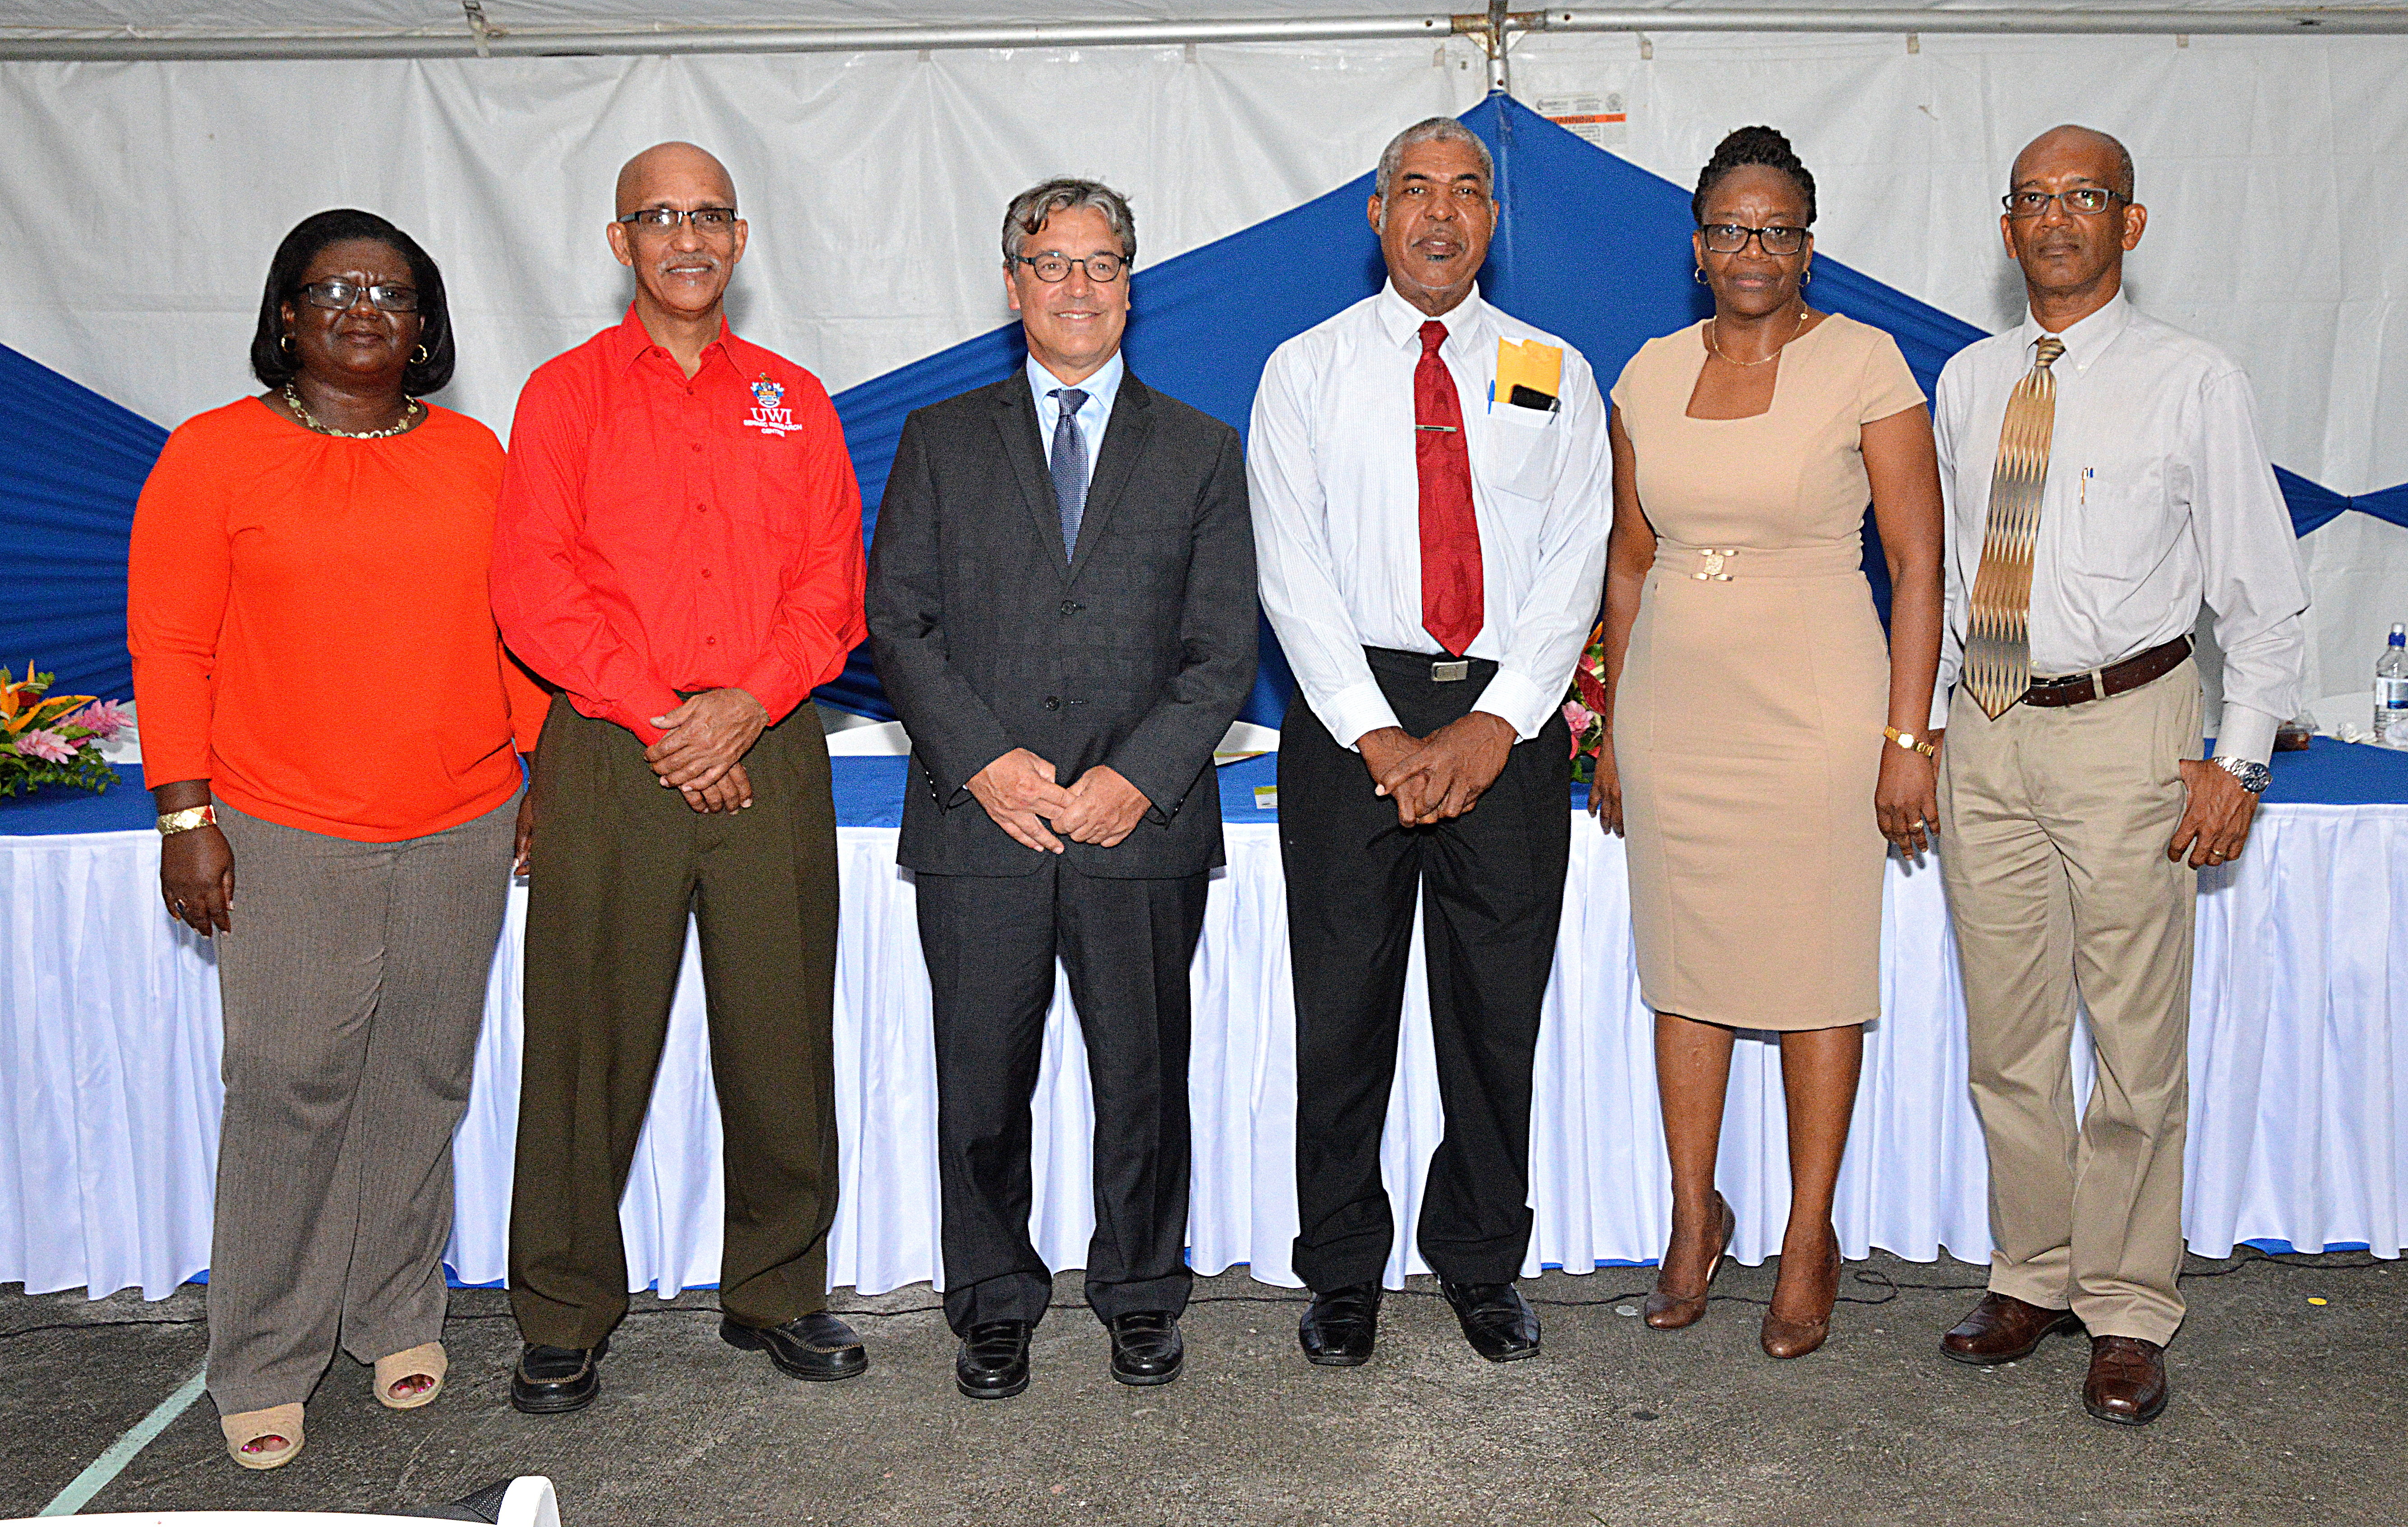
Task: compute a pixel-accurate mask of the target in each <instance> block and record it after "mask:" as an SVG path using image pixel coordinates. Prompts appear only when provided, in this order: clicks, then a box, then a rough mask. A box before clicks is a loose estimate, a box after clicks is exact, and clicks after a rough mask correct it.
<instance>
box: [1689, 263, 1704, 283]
mask: <svg viewBox="0 0 2408 1527" xmlns="http://www.w3.org/2000/svg"><path fill="white" fill-rule="evenodd" d="M1689 276H1690V278H1692V279H1694V280H1695V281H1696V282H1697V283H1698V284H1699V286H1703V285H1705V284H1706V267H1705V266H1703V265H1699V266H1697V267H1695V268H1694V269H1692V270H1691V271H1690V272H1689Z"/></svg>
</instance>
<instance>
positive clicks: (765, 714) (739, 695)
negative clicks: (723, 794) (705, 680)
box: [644, 689, 769, 791]
mask: <svg viewBox="0 0 2408 1527" xmlns="http://www.w3.org/2000/svg"><path fill="white" fill-rule="evenodd" d="M652 724H653V725H654V726H657V727H659V728H661V729H662V730H663V731H665V732H667V734H668V735H667V736H665V737H663V738H662V739H661V740H660V741H658V742H656V743H653V744H652V746H651V747H649V748H647V749H644V762H646V763H647V764H651V765H652V772H653V773H654V774H656V775H659V776H660V777H661V783H662V784H664V785H667V786H670V787H672V788H674V789H678V790H689V791H691V790H707V789H709V788H710V786H712V785H715V784H717V783H718V782H719V779H720V777H721V776H722V775H724V774H725V773H726V772H727V771H728V769H729V768H731V767H732V766H734V764H736V762H737V760H738V759H740V758H742V757H743V756H744V754H745V753H746V751H747V750H749V749H751V748H752V746H753V743H754V742H756V741H758V740H759V739H760V736H761V733H762V730H763V729H764V728H765V727H767V725H768V724H769V710H768V707H767V706H764V705H762V704H761V702H760V701H758V700H755V699H753V696H751V695H750V694H747V693H745V692H743V691H742V690H738V689H724V690H705V691H704V692H702V693H700V694H697V695H695V697H694V698H693V699H691V700H688V701H686V702H685V703H684V704H682V705H681V706H678V707H677V708H676V709H675V710H672V711H670V712H669V713H668V714H667V715H666V716H655V717H653V718H652Z"/></svg>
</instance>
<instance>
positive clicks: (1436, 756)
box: [1380, 710, 1514, 827]
mask: <svg viewBox="0 0 2408 1527" xmlns="http://www.w3.org/2000/svg"><path fill="white" fill-rule="evenodd" d="M1513 740H1514V738H1513V728H1512V726H1510V725H1508V724H1507V723H1506V721H1505V719H1504V718H1503V717H1501V716H1493V715H1490V714H1489V713H1488V712H1487V711H1484V710H1475V711H1473V712H1472V713H1471V714H1470V715H1469V716H1465V717H1463V718H1461V719H1460V720H1457V721H1449V722H1447V723H1446V724H1445V725H1444V726H1441V727H1440V728H1439V729H1438V730H1437V731H1436V732H1433V733H1431V734H1430V737H1429V740H1428V741H1426V742H1425V743H1423V744H1422V745H1421V746H1420V747H1419V748H1416V749H1413V750H1412V752H1410V753H1408V754H1406V755H1405V757H1404V758H1403V760H1402V761H1400V762H1399V763H1398V764H1396V765H1395V766H1394V767H1393V768H1391V769H1390V770H1389V771H1388V772H1387V774H1386V775H1385V776H1383V778H1381V780H1380V788H1381V789H1382V790H1383V791H1384V792H1387V795H1388V798H1389V799H1390V800H1392V801H1395V802H1396V803H1397V821H1398V825H1400V826H1405V827H1426V826H1428V825H1429V824H1430V823H1432V822H1434V821H1444V820H1445V819H1447V818H1449V817H1459V816H1462V815H1463V814H1464V813H1465V812H1467V811H1469V810H1470V809H1471V808H1472V806H1475V805H1477V804H1478V803H1479V800H1480V797H1481V796H1482V795H1483V794H1484V793H1486V792H1487V790H1488V787H1489V786H1491V785H1493V784H1495V783H1496V782H1497V777H1498V775H1499V774H1502V773H1504V772H1505V761H1506V760H1507V759H1509V758H1511V757H1512V754H1513Z"/></svg>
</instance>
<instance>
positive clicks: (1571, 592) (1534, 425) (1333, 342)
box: [1246, 286, 1613, 748]
mask: <svg viewBox="0 0 2408 1527" xmlns="http://www.w3.org/2000/svg"><path fill="white" fill-rule="evenodd" d="M1428 319H1429V315H1428V314H1426V313H1424V312H1423V311H1421V309H1419V308H1417V307H1413V306H1412V304H1411V303H1408V302H1407V301H1405V299H1404V298H1403V297H1401V296H1399V295H1398V293H1397V289H1396V288H1395V287H1394V286H1388V287H1384V288H1383V289H1382V291H1381V292H1380V293H1379V294H1378V295H1377V296H1373V297H1367V298H1365V299H1364V300H1363V301H1361V302H1358V303H1356V304H1355V306H1354V307H1349V308H1347V309H1346V310H1345V311H1344V312H1342V313H1340V314H1339V315H1338V316H1337V317H1335V318H1332V319H1330V320H1329V321H1326V322H1325V323H1321V324H1319V325H1317V326H1315V327H1313V328H1311V329H1308V330H1306V331H1305V332H1304V333H1302V334H1300V335H1297V336H1296V337H1295V338H1293V339H1291V340H1289V341H1288V342H1287V343H1285V344H1283V345H1282V346H1281V347H1280V348H1279V349H1278V350H1274V351H1273V352H1272V354H1271V358H1270V361H1269V364H1267V365H1265V366H1264V367H1263V381H1262V386H1261V388H1260V389H1259V390H1258V391H1257V392H1255V394H1254V424H1253V430H1252V433H1251V435H1249V437H1248V440H1247V442H1246V482H1247V487H1248V490H1249V496H1250V497H1251V499H1252V501H1253V505H1254V557H1255V562H1256V564H1257V565H1258V566H1259V568H1260V571H1261V577H1262V598H1263V610H1264V612H1265V613H1266V614H1268V615H1269V617H1270V621H1271V629H1272V630H1273V631H1275V632H1277V633H1278V634H1279V639H1280V646H1281V648H1282V649H1283V650H1284V651H1285V652H1286V654H1287V661H1288V666H1289V667H1290V668H1292V669H1293V670H1294V671H1295V673H1296V680H1297V691H1298V692H1299V693H1300V694H1301V695H1302V697H1303V699H1304V701H1305V703H1306V704H1307V705H1310V706H1312V711H1313V714H1314V715H1316V716H1318V717H1320V718H1321V720H1322V721H1323V723H1324V724H1325V725H1326V726H1327V727H1328V728H1329V734H1330V735H1331V736H1333V737H1335V738H1336V739H1337V740H1338V741H1339V742H1340V743H1341V744H1342V745H1344V746H1346V747H1348V748H1352V747H1354V746H1355V741H1356V739H1357V738H1359V737H1361V736H1362V735H1363V734H1364V733H1366V732H1373V731H1377V730H1379V729H1380V728H1381V727H1383V726H1394V725H1396V724H1397V717H1396V712H1395V711H1394V710H1393V709H1391V708H1390V707H1389V705H1388V702H1387V698H1386V697H1385V696H1384V695H1383V694H1382V693H1381V692H1380V686H1379V684H1378V682H1377V681H1376V680H1375V679H1373V678H1372V677H1371V666H1370V664H1369V662H1368V661H1367V660H1366V659H1365V657H1364V655H1363V649H1364V648H1366V647H1384V648H1391V649H1398V650H1403V651H1412V652H1427V653H1429V654H1431V656H1433V657H1438V656H1442V655H1443V650H1444V649H1442V648H1441V647H1440V645H1439V643H1438V641H1437V640H1436V638H1434V637H1432V636H1431V635H1430V634H1429V633H1428V632H1426V631H1425V630H1423V629H1422V547H1421V479H1420V476H1419V474H1418V471H1417V469H1416V467H1415V465H1414V449H1413V424H1414V420H1413V370H1414V367H1416V366H1417V365H1419V364H1421V357H1422V342H1421V326H1422V325H1423V324H1424V323H1425V322H1426V321H1428ZM1439 321H1441V322H1442V323H1444V324H1445V325H1446V329H1447V335H1446V340H1445V343H1444V344H1443V345H1441V347H1440V350H1439V357H1440V359H1441V360H1442V361H1443V362H1444V363H1445V364H1446V368H1447V370H1448V372H1449V373H1450V374H1451V375H1453V377H1454V378H1455V395H1456V397H1457V399H1458V400H1459V401H1460V402H1461V404H1462V407H1463V416H1464V443H1465V447H1466V450H1467V452H1468V454H1469V457H1470V461H1471V500H1472V509H1473V513H1474V515H1475V516H1476V517H1477V519H1478V521H1479V525H1480V567H1481V599H1482V612H1483V616H1484V621H1485V624H1484V625H1483V626H1482V627H1481V631H1480V635H1478V636H1476V637H1474V638H1473V639H1472V642H1471V646H1470V649H1469V651H1468V652H1467V653H1466V654H1465V655H1466V656H1469V657H1475V658H1485V659H1489V660H1491V661H1493V662H1495V663H1496V664H1497V675H1496V677H1495V678H1492V679H1490V680H1489V682H1488V684H1487V685H1486V687H1485V688H1484V689H1483V690H1482V691H1481V693H1480V697H1479V699H1478V700H1476V701H1475V702H1474V703H1473V706H1472V708H1473V709H1475V710H1484V711H1487V712H1488V713H1489V714H1490V715H1493V716H1496V717H1498V718H1500V719H1501V720H1503V721H1505V722H1506V723H1507V724H1508V725H1510V726H1512V728H1513V734H1514V735H1515V736H1516V737H1518V738H1520V739H1521V740H1523V741H1526V742H1527V741H1528V740H1529V739H1530V738H1531V737H1533V736H1536V735H1538V732H1539V728H1540V727H1541V726H1543V725H1544V724H1546V720H1547V718H1548V717H1549V716H1551V715H1553V714H1555V711H1556V710H1557V709H1558V708H1559V707H1560V706H1562V704H1563V699H1564V690H1565V686H1566V685H1567V684H1569V683H1570V679H1571V671H1572V664H1573V663H1574V662H1575V661H1576V660H1577V659H1578V658H1579V656H1580V652H1581V649H1582V647H1583V646H1584V645H1585V644H1586V642H1587V639H1588V633H1589V627H1590V626H1591V624H1593V623H1594V621H1596V618H1597V609H1598V599H1599V596H1600V592H1601V590H1602V588H1603V586H1604V568H1605V536H1606V531H1607V530H1608V528H1609V527H1610V526H1611V524H1612V522H1613V497H1612V484H1613V464H1612V457H1611V455H1610V453H1609V451H1608V449H1607V445H1606V430H1605V402H1604V400H1603V399H1602V398H1600V397H1599V396H1598V390H1597V378H1596V377H1595V376H1594V375H1593V374H1592V373H1591V372H1590V370H1589V364H1588V362H1587V361H1586V360H1585V359H1584V358H1583V357H1582V355H1581V353H1580V351H1578V350H1574V349H1572V348H1571V347H1570V345H1567V344H1565V343H1564V342H1563V341H1562V340H1561V339H1558V338H1556V337H1555V335H1551V334H1548V333H1546V332H1545V331H1544V330H1541V329H1535V328H1532V327H1531V326H1530V325H1528V324H1527V323H1524V322H1521V321H1519V320H1517V319H1514V318H1513V317H1512V316H1511V315H1510V314H1507V313H1504V312H1500V311H1499V310H1498V309H1497V308H1495V307H1490V306H1489V305H1488V304H1487V303H1485V302H1484V301H1483V300H1481V296H1480V293H1478V292H1477V291H1474V292H1473V293H1471V295H1470V296H1469V297H1466V298H1465V299H1464V300H1463V302H1462V303H1461V304H1459V305H1458V306H1457V307H1455V309H1454V310H1453V311H1452V312H1449V313H1446V314H1443V315H1441V318H1440V320H1439ZM1499 339H1512V340H1514V341H1517V342H1520V341H1527V340H1532V339H1535V340H1538V341H1539V342H1541V344H1547V345H1553V346H1556V347H1558V348H1560V349H1561V350H1563V352H1564V365H1563V379H1562V381H1561V383H1560V388H1561V391H1560V392H1559V394H1558V395H1559V397H1560V398H1561V400H1562V401H1561V407H1559V408H1557V409H1556V410H1555V411H1553V412H1543V411H1541V410H1539V409H1535V408H1524V407H1517V406H1515V405H1512V404H1510V403H1507V402H1504V401H1503V400H1501V399H1499V400H1495V401H1492V400H1491V399H1490V397H1489V393H1490V392H1491V391H1492V390H1493V387H1494V384H1495V381H1496V377H1497V342H1498V340H1499Z"/></svg>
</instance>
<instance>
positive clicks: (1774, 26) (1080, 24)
mask: <svg viewBox="0 0 2408 1527" xmlns="http://www.w3.org/2000/svg"><path fill="white" fill-rule="evenodd" d="M30 30H32V29H27V28H18V29H15V35H11V34H10V33H9V32H5V31H0V61H19V62H45V61H47V62H59V63H66V62H78V63H132V62H141V61H161V60H195V61H205V62H207V61H221V62H227V61H236V60H273V59H420V58H467V57H480V58H532V57H548V56H559V55H581V54H612V55H629V54H665V53H869V52H892V51H898V50H937V49H947V50H953V49H1019V48H1144V47H1164V46H1170V45H1177V44H1182V43H1234V42H1297V43H1302V42H1347V41H1382V40H1394V39H1398V38H1408V37H1441V38H1443V37H1448V36H1469V37H1471V38H1473V39H1475V40H1477V41H1478V42H1479V43H1480V44H1481V46H1482V48H1483V49H1484V51H1485V52H1486V53H1487V54H1488V57H1489V60H1490V82H1491V84H1492V85H1498V86H1501V85H1502V84H1503V82H1504V77H1505V76H1506V74H1507V72H1508V68H1507V62H1506V50H1507V44H1509V43H1510V42H1511V41H1512V39H1513V38H1514V37H1516V36H1522V35H1526V34H1529V33H1556V32H1562V33H1588V32H1632V33H1664V32H1729V33H1751V32H1824V33H1836V32H1885V33H1901V34H1902V33H1942V32H1970V33H2033V34H2051V33H2054V34H2072V33H2158V34H2178V35H2191V36H2206V35H2209V34H2236V33H2245V34H2253V35H2257V36H2314V35H2315V34H2318V33H2336V34H2352V35H2358V34H2378V33H2390V34H2401V33H2408V6H2386V7H2312V6H2311V7H2300V6H2293V7H2251V8H2229V9H2228V8H2177V7H2153V8H2148V9H2116V10H2087V9H2085V10H2076V9H2064V10H2056V9H2038V8H2030V7H2018V8H2004V7H1972V8H1963V9H1931V8H1923V7H1881V8H1870V7H1860V8H1855V9H1846V10H1814V9H1803V8H1801V9H1791V10H1757V9H1752V8H1740V7H1715V6H1712V5H1708V6H1704V7H1698V8H1694V9H1689V8H1684V9H1677V10H1676V9H1655V8H1632V9H1620V10H1529V11H1508V10H1507V9H1506V8H1505V5H1504V3H1503V0H1491V5H1490V8H1489V9H1487V10H1485V11H1479V12H1473V13H1470V14H1468V15H1427V14H1426V15H1403V16H1361V17H1331V18H1318V19H1312V18H1306V19H1296V18H1265V19H1256V20H1236V21H1065V22H1025V23H1011V24H1000V25H992V26H833V27H708V26H693V27H688V26H662V27H654V28H649V29H630V30H617V31H592V30H588V31H575V30H545V29H537V28H524V29H522V28H512V27H507V26H504V25H501V24H499V23H497V22H495V21H494V20H493V19H492V18H490V17H488V16H487V15H486V14H485V13H484V10H483V7H482V4H481V0H466V4H464V6H463V25H462V26H461V27H460V29H459V30H456V31H443V32H428V31H415V32H307V33H290V34H280V35H274V36H257V35H237V34H230V33H189V34H187V33H159V34H143V33H137V32H131V31H129V32H124V33H119V34H113V35H108V36H55V35H45V36H25V35H23V34H24V33H25V32H27V31H30Z"/></svg>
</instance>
